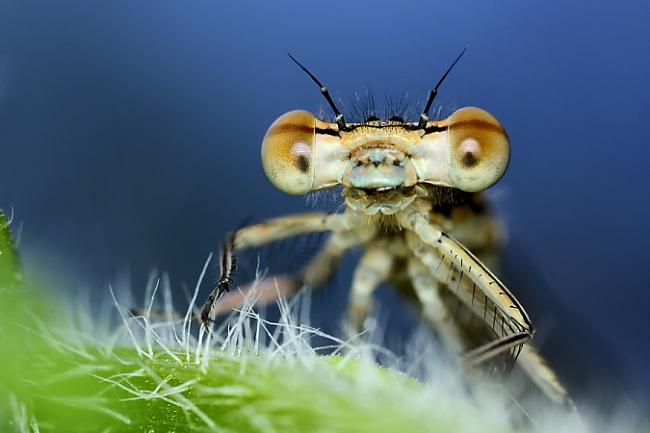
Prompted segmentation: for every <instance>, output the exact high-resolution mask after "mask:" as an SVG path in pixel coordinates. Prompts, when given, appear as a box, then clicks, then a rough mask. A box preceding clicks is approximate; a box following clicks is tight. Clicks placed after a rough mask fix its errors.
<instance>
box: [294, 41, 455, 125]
mask: <svg viewBox="0 0 650 433" xmlns="http://www.w3.org/2000/svg"><path fill="white" fill-rule="evenodd" d="M465 51H467V47H465V48H463V49H462V50H461V52H460V53H459V54H458V56H456V58H455V59H454V61H453V62H452V63H451V65H449V67H448V68H447V70H446V71H445V72H444V73H443V74H442V77H440V79H439V80H438V82H437V83H436V84H435V86H433V88H432V89H431V91H430V92H429V96H428V98H427V102H426V104H425V106H424V110H422V113H420V117H419V119H418V123H417V128H418V129H422V128H424V127H426V124H427V122H428V121H429V111H430V110H431V105H432V104H433V101H434V99H435V98H436V96H437V95H438V88H439V87H440V86H441V85H442V83H443V82H444V81H445V79H446V78H447V76H448V75H449V73H450V72H451V70H452V69H453V68H454V66H456V64H457V63H458V61H459V60H460V59H461V57H463V54H465ZM287 55H288V56H289V58H290V59H291V60H292V61H293V62H294V63H295V64H296V65H298V66H299V67H300V69H302V70H303V71H304V72H305V73H306V74H307V75H309V77H310V78H311V79H312V80H313V81H314V83H316V84H317V85H318V87H320V92H321V94H322V95H323V96H324V97H325V100H326V101H327V103H328V105H329V106H330V108H331V109H332V111H333V112H334V115H335V116H336V125H337V126H338V129H339V131H349V130H350V129H351V128H350V126H348V124H347V123H346V122H345V118H344V117H343V114H341V111H340V110H339V109H338V108H337V106H336V104H335V103H334V100H333V99H332V96H331V95H330V93H329V90H328V89H327V87H325V86H324V85H323V83H321V82H320V80H319V79H318V78H316V76H315V75H314V74H313V73H312V72H311V71H310V70H309V69H307V67H306V66H305V65H303V64H302V63H300V62H299V61H298V60H297V59H296V58H295V57H294V56H293V55H292V54H291V53H290V52H288V51H287ZM372 103H373V105H374V101H372ZM364 111H367V110H364ZM398 119H399V120H402V116H399V115H398V116H395V117H394V118H393V119H391V120H398ZM372 120H378V119H375V118H374V117H373V119H372Z"/></svg>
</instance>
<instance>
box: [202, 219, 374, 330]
mask: <svg viewBox="0 0 650 433" xmlns="http://www.w3.org/2000/svg"><path fill="white" fill-rule="evenodd" d="M365 233H367V231H364V230H361V231H355V232H354V233H348V232H341V233H333V234H332V235H331V236H330V237H329V238H328V239H327V241H326V242H325V245H324V246H323V248H321V250H320V251H319V252H318V253H317V254H316V256H314V258H312V259H311V261H310V262H309V263H308V264H307V266H306V267H305V269H304V270H303V271H302V272H300V273H299V274H298V275H289V274H286V275H271V276H268V277H266V278H264V279H263V280H262V281H258V282H257V283H256V284H247V285H246V286H244V287H241V288H240V289H239V290H233V291H231V292H229V293H227V294H225V295H224V296H223V297H222V298H221V300H219V302H218V303H217V304H215V306H214V312H215V317H216V316H218V315H220V314H224V313H228V312H230V311H231V310H232V309H233V308H237V307H240V306H242V305H243V304H244V303H245V302H246V300H247V298H248V297H249V296H251V294H252V293H253V292H254V299H252V301H254V303H255V305H258V306H260V305H266V304H270V303H271V302H274V301H275V300H277V299H278V297H281V296H282V297H290V296H292V295H294V294H295V293H296V292H297V291H298V290H299V289H300V288H301V287H302V286H305V287H307V288H309V289H317V288H318V287H320V286H321V285H323V284H324V283H325V282H326V281H327V280H328V279H329V277H330V276H331V275H332V273H333V272H334V270H335V269H336V267H337V266H338V263H339V261H340V259H341V257H342V256H343V255H344V254H345V252H346V251H348V250H349V249H350V248H353V247H355V246H358V245H360V244H361V243H363V242H364V241H365V240H366V239H367V235H366V234H365Z"/></svg>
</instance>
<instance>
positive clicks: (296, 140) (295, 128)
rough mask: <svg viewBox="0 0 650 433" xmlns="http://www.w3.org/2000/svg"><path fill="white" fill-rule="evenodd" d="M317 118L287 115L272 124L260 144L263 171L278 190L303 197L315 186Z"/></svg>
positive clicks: (302, 112)
mask: <svg viewBox="0 0 650 433" xmlns="http://www.w3.org/2000/svg"><path fill="white" fill-rule="evenodd" d="M315 124H316V118H315V117H314V116H313V115H312V114H311V113H308V112H306V111H299V110H297V111H290V112H288V113H286V114H283V115H282V116H280V117H279V118H278V119H277V120H276V121H275V122H273V123H272V124H271V126H270V127H269V129H268V130H267V131H266V135H264V141H263V142H262V167H263V168H264V173H266V177H268V178H269V180H270V181H271V183H272V184H273V185H274V186H275V187H276V188H278V189H279V190H281V191H283V192H286V193H287V194H291V195H303V194H306V193H308V192H310V191H311V190H312V188H313V186H314V137H315V129H316V127H315Z"/></svg>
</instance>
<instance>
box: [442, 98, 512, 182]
mask: <svg viewBox="0 0 650 433" xmlns="http://www.w3.org/2000/svg"><path fill="white" fill-rule="evenodd" d="M448 122H449V123H448V131H449V142H450V146H451V149H450V150H451V151H450V161H449V165H450V167H449V174H450V177H451V180H452V181H453V183H454V185H455V186H456V187H457V188H459V189H461V190H463V191H467V192H478V191H482V190H484V189H486V188H488V187H490V186H492V185H494V184H495V183H496V182H497V181H498V180H499V179H501V177H502V176H503V174H504V173H505V171H506V168H507V167H508V161H509V160H510V143H509V142H508V136H507V135H506V132H505V131H504V129H503V128H502V127H501V124H500V123H499V121H498V120H497V119H495V118H494V116H492V115H491V114H490V113H488V112H487V111H483V110H481V109H479V108H474V107H467V108H461V109H459V110H457V111H456V112H454V113H453V114H452V115H451V116H450V117H449V119H448Z"/></svg>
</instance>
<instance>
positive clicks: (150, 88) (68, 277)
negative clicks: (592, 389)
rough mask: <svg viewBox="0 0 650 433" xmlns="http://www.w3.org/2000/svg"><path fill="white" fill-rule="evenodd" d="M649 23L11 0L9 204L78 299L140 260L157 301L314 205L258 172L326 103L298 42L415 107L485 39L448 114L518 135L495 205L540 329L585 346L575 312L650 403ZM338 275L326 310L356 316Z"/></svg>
mask: <svg viewBox="0 0 650 433" xmlns="http://www.w3.org/2000/svg"><path fill="white" fill-rule="evenodd" d="M649 19H650V6H649V4H648V2H647V1H638V2H634V1H627V0H626V1H618V2H613V1H612V2H607V1H603V2H588V1H582V2H562V1H554V2H536V3H534V2H521V1H514V0H513V1H502V2H498V3H496V2H480V1H474V2H455V1H447V2H402V3H399V4H398V3H393V2H380V1H361V2H334V1H327V2H310V3H307V2H250V1H237V2H227V3H226V2H223V3H222V2H217V1H211V2H200V1H195V2H180V1H179V2H172V1H160V0H159V1H118V2H90V1H78V2H74V1H68V0H64V1H57V2H48V1H41V2H33V1H8V0H4V1H3V2H1V3H0V206H1V207H4V208H5V209H9V208H10V207H13V209H14V210H15V214H16V218H15V220H16V222H17V223H22V224H23V231H22V239H21V242H22V247H23V250H24V254H25V256H26V261H27V263H28V264H30V266H40V267H46V268H49V269H56V270H58V272H59V273H60V275H62V276H61V277H60V278H62V279H63V280H65V282H66V283H67V284H69V285H70V286H73V287H93V288H94V290H97V291H101V292H102V293H105V287H106V283H107V282H108V281H111V280H113V279H114V277H115V275H116V274H117V273H118V272H119V271H120V270H123V269H125V268H128V269H130V270H131V271H130V274H131V277H132V280H133V281H134V284H135V286H136V287H141V285H142V284H143V282H144V281H145V279H146V276H147V274H148V272H149V271H150V270H151V269H152V268H154V267H155V268H158V269H164V270H167V271H169V272H170V274H171V277H172V281H174V282H175V283H182V282H187V283H189V284H191V283H193V281H194V280H195V278H196V277H197V275H198V273H199V270H200V268H201V266H202V263H203V261H204V260H205V258H206V256H207V254H208V253H209V252H210V251H214V250H216V249H217V243H218V241H219V239H220V238H221V237H222V236H223V234H224V233H225V232H226V231H228V230H230V229H232V228H233V227H236V226H238V225H239V224H240V223H241V222H242V221H243V220H244V219H245V218H246V217H249V216H251V215H252V216H255V217H257V218H264V217H270V216H277V215H281V214H286V213H294V212H299V211H302V210H304V209H305V208H306V207H307V206H306V203H305V199H304V198H292V197H288V196H285V195H283V194H282V193H280V192H278V191H276V190H274V189H273V187H272V186H271V185H270V184H269V183H268V182H267V181H266V179H265V177H264V175H263V173H262V171H261V169H260V163H259V146H260V141H261V137H262V135H263V134H264V132H265V130H266V128H267V126H268V125H269V124H270V123H271V122H272V121H273V120H274V119H275V118H276V117H277V116H278V115H280V114H282V113H283V112H285V111H288V110H290V109H295V108H304V109H308V110H311V111H312V112H315V113H318V112H319V111H320V110H321V109H323V108H326V105H325V104H324V101H323V100H322V99H321V96H320V95H319V93H318V91H317V89H316V87H315V86H314V85H313V83H311V82H310V81H309V80H308V79H307V77H306V76H304V75H303V74H302V73H301V72H300V71H299V70H298V69H297V68H296V67H295V65H293V64H291V63H290V62H289V60H288V59H287V58H286V56H285V53H284V51H285V49H290V50H291V51H292V52H293V53H294V54H295V55H296V56H297V57H298V58H300V59H301V60H302V61H303V62H305V63H306V64H307V65H308V66H309V67H310V68H312V69H313V70H314V71H315V72H316V73H317V74H318V76H319V77H320V78H321V79H322V80H323V81H325V82H326V83H327V85H328V86H329V87H330V89H332V91H333V93H334V96H335V97H337V98H341V100H342V101H343V104H344V105H345V103H346V102H348V103H349V102H350V100H351V99H352V97H353V95H354V92H355V91H361V92H362V93H364V92H365V89H366V88H367V87H368V88H370V89H372V90H374V91H375V92H376V93H377V95H379V96H380V97H382V96H383V94H384V93H389V94H390V95H392V96H396V97H399V96H401V95H404V94H408V95H409V97H410V98H411V99H412V100H414V101H418V100H420V99H421V98H424V97H425V96H426V92H427V91H428V89H429V87H430V86H431V85H432V84H433V83H434V82H435V80H437V78H438V77H439V75H440V73H441V71H442V70H443V69H444V68H445V67H446V66H447V65H448V64H449V62H450V61H451V60H452V59H453V57H454V56H455V55H456V54H457V53H458V52H459V50H460V49H461V48H463V47H465V46H469V47H470V49H469V51H468V53H467V54H466V56H465V58H464V59H463V60H462V61H461V63H460V64H459V65H458V67H457V68H456V70H455V71H454V72H453V73H452V75H451V76H450V77H449V79H448V80H447V82H446V83H445V85H444V86H443V88H442V90H441V95H440V97H439V100H438V101H437V102H438V103H440V104H443V106H444V107H447V108H449V107H458V106H464V105H476V106H480V107H482V108H485V109H487V110H489V111H491V112H492V113H494V114H495V115H496V116H497V117H498V118H499V119H500V120H501V121H502V123H503V124H504V126H505V127H506V129H507V131H508V133H509V135H510V138H511V142H512V147H513V154H512V160H511V165H510V169H509V172H508V173H507V175H506V176H505V177H504V179H503V180H502V182H501V183H500V184H499V186H498V187H496V188H495V189H494V191H493V194H492V195H493V196H494V198H495V206H496V207H497V209H498V210H499V213H500V215H501V216H502V217H503V219H504V220H505V221H506V224H507V227H508V230H509V233H510V239H511V241H512V245H516V247H517V248H516V250H517V251H519V252H521V254H523V255H525V256H526V262H527V263H529V264H532V266H533V267H534V268H535V269H536V270H535V275H538V276H540V279H541V280H543V284H542V283H540V284H539V286H538V287H539V288H537V287H536V288H534V289H533V290H535V289H536V290H537V292H536V296H537V297H540V298H542V299H546V300H547V301H548V300H550V305H551V307H550V308H546V309H545V310H544V311H545V313H544V314H543V317H539V315H538V316H535V315H534V317H535V318H536V319H538V322H540V323H545V324H547V326H546V328H547V332H551V333H555V334H558V333H559V334H563V335H565V336H567V338H569V339H570V338H571V337H572V335H574V334H572V325H571V323H573V322H572V321H571V320H570V319H567V317H568V316H573V317H574V318H575V320H576V321H577V322H579V323H580V324H581V325H582V326H585V327H586V328H587V329H589V330H590V332H593V334H594V335H596V336H598V339H600V340H599V341H601V342H602V344H603V346H602V347H601V348H600V349H599V350H601V352H609V351H611V352H613V353H614V354H615V357H616V358H617V359H619V360H620V363H621V364H620V365H621V366H622V369H623V370H624V371H626V373H627V375H628V377H629V378H631V379H632V381H633V382H636V383H637V384H638V385H639V386H640V387H641V388H643V389H645V391H646V392H647V391H648V390H650V370H649V369H648V368H647V365H648V361H647V360H648V357H649V356H650V347H649V346H650V345H649V343H648V342H649V339H650V337H649V332H648V330H649V329H650V319H649V317H648V316H649V314H648V305H649V304H650V290H649V289H650V287H649V284H648V278H647V275H646V274H647V271H648V268H649V264H650V263H649V262H648V254H647V251H648V241H649V240H650V235H649V231H648V229H647V222H648V218H649V216H650V214H649V206H648V193H647V187H648V180H649V176H648V174H647V173H648V163H649V162H650V140H648V125H649V122H648V107H649V106H650V85H649V84H648V77H649V76H650V60H649V59H650V58H649V55H648V53H650V30H649V27H648V21H649ZM347 106H349V104H348V105H347ZM512 255H513V254H512V253H511V256H512ZM514 256H515V257H514V261H515V262H516V261H517V259H518V258H520V257H519V256H520V253H517V254H514ZM346 266H347V269H349V267H350V266H351V265H349V264H348V265H346ZM213 273H214V271H213ZM340 281H341V283H340V284H338V285H337V287H336V288H335V289H333V290H334V291H333V292H331V293H330V294H328V295H323V296H322V297H321V298H319V297H316V299H315V303H314V306H315V308H316V309H318V308H321V309H323V308H325V307H324V306H327V305H330V304H333V303H336V304H337V305H339V311H340V308H341V306H342V304H344V300H343V299H342V297H343V296H344V293H345V290H346V284H347V281H348V280H347V279H346V278H342V279H341V280H340ZM533 285H535V284H533ZM204 290H207V287H205V288H204ZM513 290H514V291H515V292H517V288H516V287H513ZM553 305H557V311H558V314H557V315H555V314H553V312H554V311H555V310H554V308H553ZM533 310H534V308H533ZM560 312H561V314H560ZM570 368H576V369H580V368H581V366H573V367H570Z"/></svg>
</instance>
